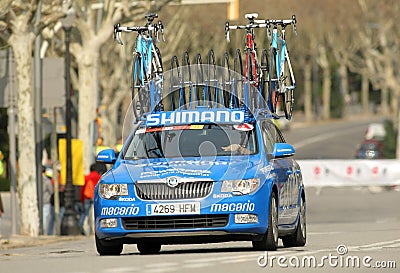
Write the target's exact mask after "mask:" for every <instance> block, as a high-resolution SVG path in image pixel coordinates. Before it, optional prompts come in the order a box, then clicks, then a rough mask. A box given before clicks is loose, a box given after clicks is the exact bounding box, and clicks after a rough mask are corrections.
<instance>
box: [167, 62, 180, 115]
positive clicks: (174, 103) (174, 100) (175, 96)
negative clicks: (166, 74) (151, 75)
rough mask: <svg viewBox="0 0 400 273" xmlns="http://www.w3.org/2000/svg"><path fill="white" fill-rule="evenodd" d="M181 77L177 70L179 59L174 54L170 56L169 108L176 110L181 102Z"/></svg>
mask: <svg viewBox="0 0 400 273" xmlns="http://www.w3.org/2000/svg"><path fill="white" fill-rule="evenodd" d="M180 79H181V73H180V70H179V61H178V57H176V56H175V55H174V56H172V59H171V71H170V93H169V96H170V102H171V110H172V111H174V110H176V109H177V108H178V107H179V105H180V102H181V98H180V89H181V88H180V84H179V81H180Z"/></svg>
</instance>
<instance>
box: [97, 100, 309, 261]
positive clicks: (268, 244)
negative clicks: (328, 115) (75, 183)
mask: <svg viewBox="0 0 400 273" xmlns="http://www.w3.org/2000/svg"><path fill="white" fill-rule="evenodd" d="M294 154H295V151H294V148H293V146H292V145H290V144H288V143H286V142H285V140H284V138H283V136H282V134H281V132H280V131H279V129H278V128H277V127H276V126H275V125H274V123H273V122H272V121H271V117H270V116H268V115H264V114H255V115H248V114H247V112H246V111H245V110H243V109H240V108H237V109H235V108H233V109H229V108H207V107H198V108H197V109H176V110H175V111H153V112H151V113H149V114H148V115H146V118H144V119H142V120H141V121H139V122H138V124H137V126H136V127H135V129H134V130H132V132H131V134H130V136H129V137H128V138H127V139H126V141H125V143H124V147H123V149H122V151H121V152H120V153H119V155H118V157H117V158H116V155H115V153H114V151H113V150H112V149H110V150H103V151H101V152H100V153H99V154H98V156H97V161H99V162H103V163H107V164H113V165H112V168H111V169H110V170H109V171H108V172H106V173H105V174H104V175H103V176H102V177H101V180H100V181H99V183H98V184H97V186H96V188H95V198H94V211H95V240H96V247H97V252H98V253H99V254H100V255H119V254H120V253H121V252H122V250H123V245H124V244H137V248H138V250H139V251H140V253H142V254H151V253H158V252H159V251H160V250H161V246H162V245H163V244H185V243H189V244H192V243H208V242H224V241H251V242H252V245H253V248H254V249H255V250H276V248H277V246H278V239H279V238H280V239H282V242H283V245H284V246H285V247H293V246H304V245H305V243H306V198H305V189H304V186H303V181H302V174H301V170H300V167H299V165H298V164H297V162H296V161H295V160H294V158H293V157H294Z"/></svg>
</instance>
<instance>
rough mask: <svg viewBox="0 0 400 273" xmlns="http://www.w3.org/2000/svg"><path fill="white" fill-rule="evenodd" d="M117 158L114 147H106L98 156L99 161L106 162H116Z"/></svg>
mask: <svg viewBox="0 0 400 273" xmlns="http://www.w3.org/2000/svg"><path fill="white" fill-rule="evenodd" d="M116 160H117V157H116V156H115V152H114V150H113V149H105V150H102V151H100V152H99V154H98V155H97V157H96V161H97V162H101V163H106V164H114V163H115V161H116Z"/></svg>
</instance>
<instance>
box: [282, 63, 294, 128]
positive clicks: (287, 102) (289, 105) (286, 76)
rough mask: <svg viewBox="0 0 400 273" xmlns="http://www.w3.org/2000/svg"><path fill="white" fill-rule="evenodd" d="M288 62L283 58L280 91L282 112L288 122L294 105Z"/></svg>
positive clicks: (292, 83)
mask: <svg viewBox="0 0 400 273" xmlns="http://www.w3.org/2000/svg"><path fill="white" fill-rule="evenodd" d="M289 62H290V61H289V60H288V59H287V58H286V57H285V63H284V70H283V75H282V79H281V82H282V91H284V94H283V111H284V112H285V117H286V119H288V120H290V119H291V118H292V113H293V103H294V96H293V91H294V85H295V84H294V82H293V77H292V74H291V73H292V71H291V67H290V63H289Z"/></svg>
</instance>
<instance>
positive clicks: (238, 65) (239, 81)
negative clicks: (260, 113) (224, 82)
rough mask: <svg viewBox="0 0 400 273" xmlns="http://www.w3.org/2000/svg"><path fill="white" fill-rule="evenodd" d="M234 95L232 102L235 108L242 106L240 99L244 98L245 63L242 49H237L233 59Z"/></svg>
mask: <svg viewBox="0 0 400 273" xmlns="http://www.w3.org/2000/svg"><path fill="white" fill-rule="evenodd" d="M233 71H234V72H235V73H234V75H233V92H232V93H233V96H232V97H231V103H232V106H233V107H234V108H239V107H241V105H240V100H242V99H243V63H242V56H241V53H240V49H238V48H237V49H236V51H235V58H234V59H233Z"/></svg>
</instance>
